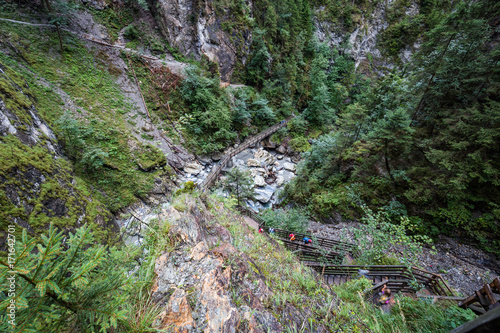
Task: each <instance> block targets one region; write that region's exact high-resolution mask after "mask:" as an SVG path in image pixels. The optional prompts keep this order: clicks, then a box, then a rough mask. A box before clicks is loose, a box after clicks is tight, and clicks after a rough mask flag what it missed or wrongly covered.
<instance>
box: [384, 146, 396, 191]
mask: <svg viewBox="0 0 500 333" xmlns="http://www.w3.org/2000/svg"><path fill="white" fill-rule="evenodd" d="M388 151H389V140H387V139H385V153H384V160H385V168H386V169H387V173H388V174H389V177H390V178H391V180H392V181H393V182H396V181H395V180H394V177H393V176H392V173H391V168H390V167H389V160H388V159H387V153H388Z"/></svg>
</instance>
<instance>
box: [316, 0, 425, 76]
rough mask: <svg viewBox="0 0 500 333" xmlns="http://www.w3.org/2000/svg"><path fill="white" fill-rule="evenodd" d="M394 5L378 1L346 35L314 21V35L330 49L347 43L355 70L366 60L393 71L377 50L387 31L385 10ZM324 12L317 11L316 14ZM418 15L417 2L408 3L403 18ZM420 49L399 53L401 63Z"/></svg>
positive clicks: (358, 19) (406, 49) (410, 49)
mask: <svg viewBox="0 0 500 333" xmlns="http://www.w3.org/2000/svg"><path fill="white" fill-rule="evenodd" d="M394 3H395V1H380V2H378V3H377V4H376V5H374V8H373V10H372V11H370V12H367V13H364V14H362V15H361V16H359V17H358V18H357V20H356V21H355V27H354V29H353V31H352V32H350V33H348V32H346V31H344V30H343V29H342V28H340V27H339V26H337V25H335V24H332V23H331V22H329V21H320V20H317V19H316V20H315V22H314V25H315V27H316V31H315V34H316V36H317V37H318V39H319V40H320V41H321V42H327V43H328V45H329V46H330V47H332V48H339V47H341V45H343V43H345V42H348V43H349V45H350V46H351V49H350V50H348V52H349V53H350V54H351V56H352V58H353V59H354V61H355V66H356V67H358V66H359V65H360V64H361V63H363V62H367V61H369V59H368V58H369V57H371V58H374V59H377V60H378V62H380V64H381V65H383V66H385V67H389V68H390V67H392V66H393V65H392V64H391V62H390V60H388V59H384V58H383V57H382V53H381V51H380V49H379V45H378V38H379V36H380V34H381V33H382V32H383V31H384V30H385V29H387V27H389V23H388V21H387V13H388V7H389V6H392V5H394ZM322 9H324V8H321V9H318V11H320V10H322ZM418 12H419V6H418V3H417V2H416V1H411V2H410V3H409V5H408V6H407V8H406V12H405V15H407V16H415V15H417V14H418ZM418 47H419V45H418V44H416V45H409V46H407V47H406V48H405V49H404V50H402V51H401V53H400V58H401V60H402V61H404V62H406V61H409V60H410V57H411V54H412V53H413V51H414V50H415V49H418Z"/></svg>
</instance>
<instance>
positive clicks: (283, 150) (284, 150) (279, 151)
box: [276, 145, 286, 155]
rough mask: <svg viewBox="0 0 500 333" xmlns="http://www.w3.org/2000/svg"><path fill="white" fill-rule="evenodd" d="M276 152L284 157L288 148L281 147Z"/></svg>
mask: <svg viewBox="0 0 500 333" xmlns="http://www.w3.org/2000/svg"><path fill="white" fill-rule="evenodd" d="M276 151H277V152H278V153H280V154H282V155H285V154H286V148H285V147H284V146H282V145H280V146H279V147H278V148H276Z"/></svg>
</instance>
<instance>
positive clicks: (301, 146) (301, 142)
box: [288, 136, 311, 153]
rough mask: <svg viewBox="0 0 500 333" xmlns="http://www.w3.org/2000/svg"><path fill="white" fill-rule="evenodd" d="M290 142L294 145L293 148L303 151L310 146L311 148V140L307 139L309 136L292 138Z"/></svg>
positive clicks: (291, 145)
mask: <svg viewBox="0 0 500 333" xmlns="http://www.w3.org/2000/svg"><path fill="white" fill-rule="evenodd" d="M288 144H289V145H290V147H292V149H293V150H295V151H298V152H301V153H303V152H305V151H308V150H309V148H311V145H310V144H309V141H307V138H305V137H303V136H300V137H298V138H295V139H292V140H290V142H289V143H288Z"/></svg>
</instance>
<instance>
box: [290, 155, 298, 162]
mask: <svg viewBox="0 0 500 333" xmlns="http://www.w3.org/2000/svg"><path fill="white" fill-rule="evenodd" d="M290 160H291V161H292V162H293V163H295V164H297V163H299V162H300V154H295V155H292V156H291V157H290Z"/></svg>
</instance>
